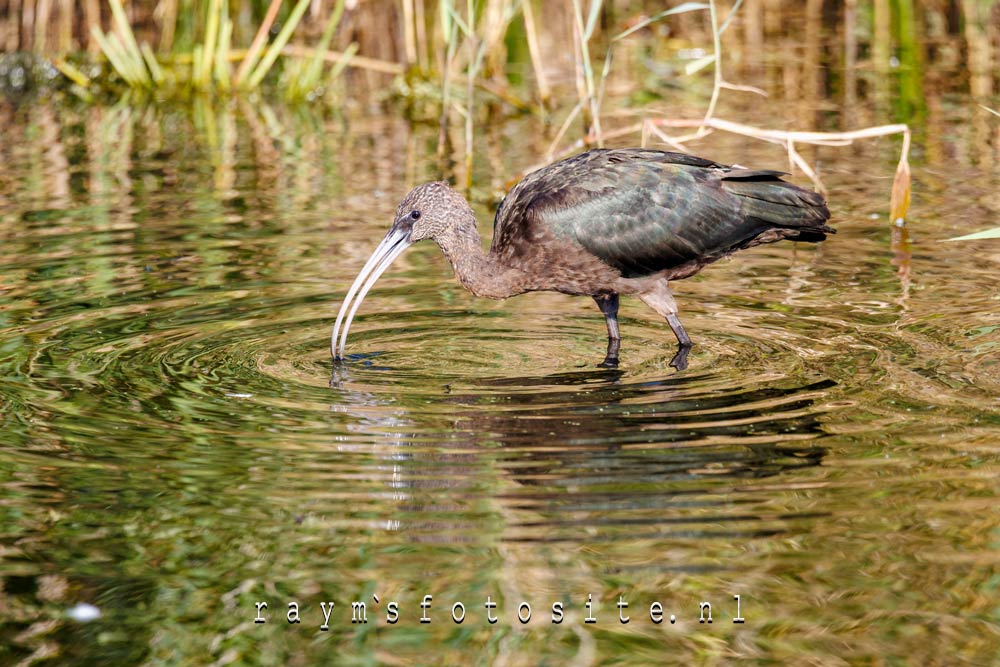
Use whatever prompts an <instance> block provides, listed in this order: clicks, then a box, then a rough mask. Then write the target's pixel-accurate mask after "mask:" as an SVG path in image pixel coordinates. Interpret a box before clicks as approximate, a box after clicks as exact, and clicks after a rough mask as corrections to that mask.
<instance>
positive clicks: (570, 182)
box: [492, 149, 835, 277]
mask: <svg viewBox="0 0 1000 667" xmlns="http://www.w3.org/2000/svg"><path fill="white" fill-rule="evenodd" d="M781 176H782V173H781V172H776V171H754V170H748V169H742V168H734V167H728V166H726V165H722V164H718V163H715V162H712V161H710V160H705V159H703V158H698V157H694V156H691V155H685V154H682V153H670V152H665V151H656V150H648V149H614V150H603V149H601V150H592V151H588V152H586V153H581V154H580V155H577V156H574V157H571V158H568V159H566V160H562V161H560V162H557V163H554V164H552V165H549V166H547V167H544V168H543V169H540V170H538V171H535V172H533V173H531V174H529V175H528V176H526V177H525V178H524V179H523V180H522V181H521V182H520V183H518V184H517V185H515V186H514V188H512V189H511V191H510V193H508V195H507V197H506V198H505V199H504V201H503V202H502V203H501V206H500V208H499V209H498V210H497V215H496V219H495V221H494V234H493V250H492V252H493V253H495V254H496V255H498V256H499V257H501V258H504V259H506V260H507V261H511V262H516V261H517V260H518V258H520V257H525V256H528V255H530V254H532V253H533V252H535V247H536V246H537V245H538V244H537V243H536V242H537V241H539V240H543V239H551V238H553V237H554V238H555V239H556V240H558V241H561V242H562V243H563V244H565V246H566V251H567V252H570V253H571V252H572V251H573V250H574V249H579V250H580V251H585V252H586V253H589V254H591V255H593V256H596V257H597V258H599V259H600V260H601V261H603V262H604V263H606V264H608V265H609V266H611V267H613V268H614V269H617V270H618V271H619V272H621V274H622V275H623V276H625V277H640V276H645V275H650V274H653V273H657V272H660V271H668V272H669V273H671V277H684V276H686V275H690V274H692V273H695V272H696V271H698V269H700V268H701V267H702V266H704V265H705V264H707V263H709V262H712V261H715V260H716V259H719V258H720V257H722V256H725V255H726V254H729V253H731V252H733V251H735V250H739V249H741V248H746V247H749V246H752V245H757V244H759V243H768V242H772V241H777V240H780V239H783V238H791V239H794V240H801V241H821V240H823V239H824V238H825V235H826V234H828V233H833V232H834V231H835V230H833V229H832V228H830V227H828V226H826V225H825V224H824V223H825V222H826V221H827V220H828V219H829V217H830V213H829V211H828V210H827V207H826V204H825V202H824V200H823V197H822V196H821V195H819V194H817V193H815V192H812V191H810V190H806V189H803V188H800V187H798V186H796V185H793V184H791V183H786V182H785V181H782V180H781V178H780V177H781Z"/></svg>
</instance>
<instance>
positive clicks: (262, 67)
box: [246, 0, 311, 89]
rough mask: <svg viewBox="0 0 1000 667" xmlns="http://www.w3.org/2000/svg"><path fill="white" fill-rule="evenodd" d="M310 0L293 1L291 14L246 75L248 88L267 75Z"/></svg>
mask: <svg viewBox="0 0 1000 667" xmlns="http://www.w3.org/2000/svg"><path fill="white" fill-rule="evenodd" d="M310 1H311V0H298V2H297V3H295V7H294V8H293V9H292V12H291V14H289V16H288V19H287V20H286V21H285V24H284V25H283V26H281V31H280V32H279V33H278V36H277V37H275V38H274V42H272V43H271V45H270V46H269V47H268V48H267V51H265V52H264V55H263V56H262V57H261V59H260V62H259V63H258V64H257V67H256V68H255V69H254V71H253V73H252V74H250V76H249V77H248V79H247V82H246V85H247V87H248V88H251V89H252V88H257V87H258V86H259V85H260V83H261V81H263V80H264V77H265V76H267V73H268V72H269V71H270V70H271V66H272V65H274V61H275V60H277V58H278V55H280V54H281V49H282V48H284V46H285V44H287V43H288V40H289V39H290V38H291V36H292V33H293V32H294V31H295V28H296V26H298V24H299V21H300V20H301V19H302V15H303V14H304V13H305V11H306V9H307V8H308V7H309V3H310Z"/></svg>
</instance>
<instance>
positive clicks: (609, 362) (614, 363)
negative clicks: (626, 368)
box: [597, 357, 618, 368]
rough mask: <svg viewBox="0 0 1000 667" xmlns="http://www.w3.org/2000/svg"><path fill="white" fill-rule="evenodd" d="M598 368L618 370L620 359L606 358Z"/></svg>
mask: <svg viewBox="0 0 1000 667" xmlns="http://www.w3.org/2000/svg"><path fill="white" fill-rule="evenodd" d="M597 367H598V368H618V357H605V358H604V361H602V362H601V363H599V364H597Z"/></svg>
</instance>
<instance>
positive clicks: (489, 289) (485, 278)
mask: <svg viewBox="0 0 1000 667" xmlns="http://www.w3.org/2000/svg"><path fill="white" fill-rule="evenodd" d="M435 241H437V244H438V246H440V248H441V250H442V252H444V254H445V256H446V257H447V258H448V261H449V262H451V265H452V267H453V268H454V269H455V276H456V277H457V278H458V281H459V282H460V283H462V285H463V286H464V287H465V288H466V289H467V290H469V291H470V292H472V293H473V294H475V295H476V296H479V297H484V298H487V299H506V298H507V297H510V296H514V295H515V294H521V293H522V292H524V291H526V288H525V285H526V281H525V276H524V274H523V272H522V271H520V270H518V269H515V268H512V267H504V266H503V265H502V264H501V263H500V262H499V261H498V260H497V257H496V256H495V255H494V254H492V253H489V254H487V253H486V252H483V242H482V239H480V238H479V232H478V231H477V230H476V223H475V220H474V219H473V220H472V221H471V224H460V225H456V226H454V227H452V228H450V229H448V230H447V231H446V232H445V233H443V234H441V235H440V236H438V237H436V238H435Z"/></svg>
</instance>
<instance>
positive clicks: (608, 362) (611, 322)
mask: <svg viewBox="0 0 1000 667" xmlns="http://www.w3.org/2000/svg"><path fill="white" fill-rule="evenodd" d="M594 301H596V302H597V307H598V308H600V309H601V312H602V313H604V320H605V322H607V324H608V353H607V354H606V355H605V356H604V361H602V362H601V363H600V364H598V365H599V366H601V367H603V368H618V348H619V347H620V346H621V341H622V339H621V336H620V335H619V334H618V295H617V294H615V293H614V292H612V293H611V294H602V295H600V296H595V297H594Z"/></svg>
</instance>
